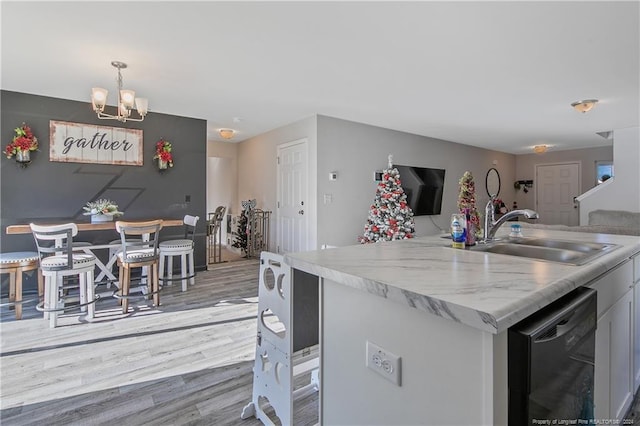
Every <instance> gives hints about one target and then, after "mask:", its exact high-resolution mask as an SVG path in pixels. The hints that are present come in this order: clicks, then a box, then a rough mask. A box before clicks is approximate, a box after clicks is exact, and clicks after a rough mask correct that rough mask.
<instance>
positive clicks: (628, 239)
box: [284, 228, 640, 333]
mask: <svg viewBox="0 0 640 426" xmlns="http://www.w3.org/2000/svg"><path fill="white" fill-rule="evenodd" d="M506 232H508V231H507V230H506V229H505V230H503V229H501V230H499V232H498V235H497V237H500V236H504V235H506V234H505V233H506ZM526 237H541V238H552V239H564V240H572V241H586V242H604V243H612V244H619V245H620V246H621V247H618V248H617V249H615V250H613V251H611V252H610V253H608V254H606V255H604V256H601V257H599V258H597V259H595V260H593V261H591V262H589V263H587V264H585V265H582V266H575V265H565V264H561V263H555V262H547V261H539V260H533V259H526V258H520V257H515V256H506V255H499V254H491V253H482V252H478V251H470V250H460V249H453V248H451V240H447V239H443V238H440V237H438V236H431V237H418V238H414V239H411V240H401V241H392V242H382V243H376V244H364V245H353V246H346V247H339V248H334V249H327V250H318V251H309V252H300V253H290V254H287V255H285V258H284V260H285V262H286V263H287V264H288V265H290V266H291V267H293V268H295V269H299V270H302V271H305V272H308V273H310V274H313V275H317V276H319V277H322V278H326V279H329V280H332V281H335V282H337V283H340V284H343V285H347V286H350V287H353V288H357V289H360V290H362V291H366V292H368V293H372V294H375V295H378V296H380V297H383V298H386V299H389V300H392V301H394V302H397V303H402V304H405V305H407V306H409V307H411V308H415V309H418V310H421V311H425V312H428V313H430V314H433V315H437V316H440V317H443V318H447V319H450V320H453V321H456V322H460V323H463V324H466V325H469V326H472V327H475V328H478V329H480V330H483V331H488V332H491V333H500V332H502V331H504V330H506V329H507V328H509V327H510V326H511V325H513V324H515V323H517V322H518V321H520V320H522V319H523V318H526V317H527V316H529V315H531V314H532V313H534V312H536V311H538V310H539V309H540V308H542V307H544V306H546V305H547V304H549V303H551V302H553V301H554V300H556V299H558V298H559V297H561V296H563V295H564V294H566V293H568V292H569V291H571V290H573V289H575V288H577V287H579V286H581V285H584V284H586V283H588V282H590V281H591V280H593V279H595V278H597V277H598V276H600V275H602V274H604V273H605V272H607V271H609V270H611V269H612V268H614V267H615V266H616V265H619V264H620V263H622V262H623V261H625V260H626V259H628V258H629V257H631V256H633V255H634V254H636V253H638V252H640V238H638V237H635V236H623V235H609V234H591V233H581V232H562V231H548V230H539V229H531V228H527V229H526Z"/></svg>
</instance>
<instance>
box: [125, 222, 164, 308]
mask: <svg viewBox="0 0 640 426" xmlns="http://www.w3.org/2000/svg"><path fill="white" fill-rule="evenodd" d="M160 229H162V220H160V219H158V220H150V221H147V222H125V221H121V220H119V221H117V222H116V230H117V231H118V232H119V233H120V242H121V244H122V250H120V251H119V252H118V254H117V256H118V268H119V271H120V274H119V277H118V278H119V280H120V281H119V289H118V290H117V291H116V292H115V293H114V297H116V298H118V299H120V301H121V303H122V313H123V314H126V313H127V311H128V310H129V299H130V298H131V297H132V296H130V295H129V291H130V289H131V269H132V268H147V269H148V276H147V277H146V280H147V285H148V289H146V290H142V289H141V291H142V292H143V295H144V297H145V298H146V297H148V296H149V295H153V304H154V305H155V306H160V284H159V280H158V258H159V251H158V238H159V233H160ZM132 236H133V237H134V238H131V237H132ZM140 237H142V238H140ZM145 292H146V294H145ZM133 297H137V296H133Z"/></svg>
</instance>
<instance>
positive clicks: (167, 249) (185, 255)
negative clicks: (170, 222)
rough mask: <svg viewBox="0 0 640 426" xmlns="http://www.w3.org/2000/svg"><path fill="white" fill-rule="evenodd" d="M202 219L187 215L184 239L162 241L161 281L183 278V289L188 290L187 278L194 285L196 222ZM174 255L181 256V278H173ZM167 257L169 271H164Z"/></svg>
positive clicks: (169, 282) (169, 281)
mask: <svg viewBox="0 0 640 426" xmlns="http://www.w3.org/2000/svg"><path fill="white" fill-rule="evenodd" d="M199 219H200V217H199V216H190V215H186V216H185V217H184V219H183V221H184V239H181V240H168V241H163V242H161V243H160V277H161V278H160V281H162V282H163V283H165V282H168V284H169V285H170V284H171V282H172V281H176V280H179V279H180V280H182V291H187V280H189V282H190V283H191V285H194V284H195V282H196V279H195V276H196V274H195V268H194V261H193V251H194V247H195V242H194V238H195V233H196V224H197V223H198V220H199ZM173 256H180V267H181V269H180V278H176V279H174V278H173ZM165 259H166V263H167V273H166V275H165V273H164V265H165ZM187 262H188V263H189V271H188V275H187Z"/></svg>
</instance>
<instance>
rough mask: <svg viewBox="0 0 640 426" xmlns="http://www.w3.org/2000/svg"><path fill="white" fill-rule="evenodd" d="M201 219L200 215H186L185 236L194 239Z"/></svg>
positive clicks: (186, 238) (184, 220)
mask: <svg viewBox="0 0 640 426" xmlns="http://www.w3.org/2000/svg"><path fill="white" fill-rule="evenodd" d="M199 220H200V216H190V215H185V217H184V219H183V222H184V238H185V240H191V241H193V240H194V239H195V235H196V224H197V223H198V221H199Z"/></svg>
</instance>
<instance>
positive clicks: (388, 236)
mask: <svg viewBox="0 0 640 426" xmlns="http://www.w3.org/2000/svg"><path fill="white" fill-rule="evenodd" d="M414 232H415V223H414V221H413V211H412V210H411V207H409V205H408V204H407V194H405V192H404V189H402V184H401V182H400V172H399V171H398V169H397V168H395V167H393V162H392V156H391V155H390V156H389V168H388V169H385V170H384V172H383V173H382V182H380V183H379V184H378V187H377V188H376V198H375V200H374V202H373V204H372V205H371V208H370V210H369V217H368V219H367V223H366V225H365V226H364V236H363V237H360V238H359V241H360V243H362V244H365V243H374V242H378V241H391V240H404V239H408V238H412V237H413V233H414Z"/></svg>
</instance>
